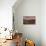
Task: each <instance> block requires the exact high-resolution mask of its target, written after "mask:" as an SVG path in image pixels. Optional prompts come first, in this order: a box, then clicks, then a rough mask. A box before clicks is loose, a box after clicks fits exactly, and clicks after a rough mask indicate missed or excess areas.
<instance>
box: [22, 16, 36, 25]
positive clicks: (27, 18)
mask: <svg viewBox="0 0 46 46" xmlns="http://www.w3.org/2000/svg"><path fill="white" fill-rule="evenodd" d="M35 23H36V17H35V16H23V24H35Z"/></svg>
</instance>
